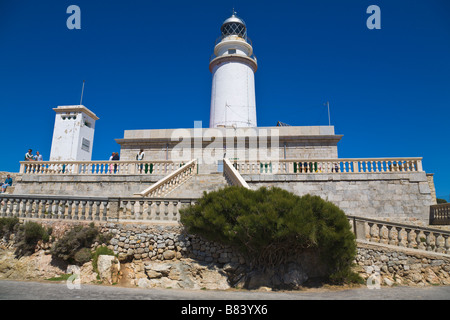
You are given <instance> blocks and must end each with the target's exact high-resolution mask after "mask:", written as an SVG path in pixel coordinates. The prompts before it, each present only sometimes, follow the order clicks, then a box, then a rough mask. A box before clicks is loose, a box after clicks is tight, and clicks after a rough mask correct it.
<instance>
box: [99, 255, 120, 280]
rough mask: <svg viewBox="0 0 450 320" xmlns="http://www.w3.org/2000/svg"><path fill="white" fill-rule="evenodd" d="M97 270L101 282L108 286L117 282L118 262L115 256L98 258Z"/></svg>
mask: <svg viewBox="0 0 450 320" xmlns="http://www.w3.org/2000/svg"><path fill="white" fill-rule="evenodd" d="M97 268H98V273H99V276H100V279H101V280H102V281H104V282H106V283H109V284H113V283H116V282H117V280H118V272H119V270H120V262H119V260H118V259H117V258H116V257H115V256H108V255H100V256H98V262H97Z"/></svg>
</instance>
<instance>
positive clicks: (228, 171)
mask: <svg viewBox="0 0 450 320" xmlns="http://www.w3.org/2000/svg"><path fill="white" fill-rule="evenodd" d="M223 174H224V175H225V178H226V179H227V180H228V181H229V182H230V183H231V184H232V185H233V186H239V187H244V188H247V189H250V187H249V186H248V184H247V182H246V181H245V180H244V179H243V178H242V176H241V175H240V174H239V172H238V171H237V170H236V169H235V168H234V167H233V165H232V164H231V162H230V160H228V159H223Z"/></svg>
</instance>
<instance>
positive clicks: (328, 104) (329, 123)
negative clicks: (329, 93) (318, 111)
mask: <svg viewBox="0 0 450 320" xmlns="http://www.w3.org/2000/svg"><path fill="white" fill-rule="evenodd" d="M323 105H324V106H327V107H328V126H331V118H330V102H329V101H327V102H326V103H324V104H323Z"/></svg>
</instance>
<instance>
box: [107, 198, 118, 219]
mask: <svg viewBox="0 0 450 320" xmlns="http://www.w3.org/2000/svg"><path fill="white" fill-rule="evenodd" d="M108 202H109V210H108V214H107V217H108V218H111V219H117V220H119V205H120V198H108Z"/></svg>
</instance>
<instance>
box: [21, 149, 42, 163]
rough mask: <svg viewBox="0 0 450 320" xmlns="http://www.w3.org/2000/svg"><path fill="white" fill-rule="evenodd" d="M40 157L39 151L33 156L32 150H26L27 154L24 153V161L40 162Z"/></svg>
mask: <svg viewBox="0 0 450 320" xmlns="http://www.w3.org/2000/svg"><path fill="white" fill-rule="evenodd" d="M42 160H43V159H42V155H41V154H40V153H39V151H36V154H35V155H33V150H31V149H28V152H27V153H25V161H42Z"/></svg>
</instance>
